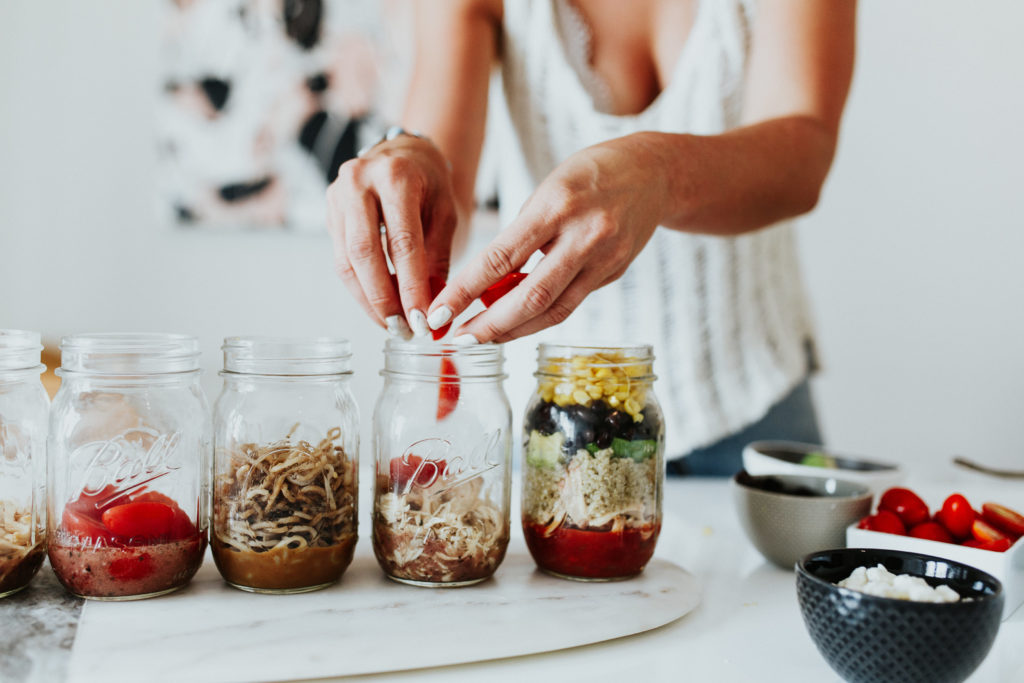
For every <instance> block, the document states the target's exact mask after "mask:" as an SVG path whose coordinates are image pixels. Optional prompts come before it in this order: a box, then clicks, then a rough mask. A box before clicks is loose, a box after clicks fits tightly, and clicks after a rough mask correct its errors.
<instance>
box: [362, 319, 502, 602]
mask: <svg viewBox="0 0 1024 683" xmlns="http://www.w3.org/2000/svg"><path fill="white" fill-rule="evenodd" d="M503 363H504V359H503V354H502V348H501V347H500V346H498V345H495V344H483V345H478V346H453V345H447V344H443V345H439V344H432V343H429V342H417V341H411V342H403V341H399V340H393V339H392V340H388V342H387V346H386V348H385V365H384V370H383V372H382V373H381V374H382V375H383V377H384V388H383V390H382V391H381V394H380V398H379V399H378V401H377V406H376V410H375V411H374V417H373V437H374V454H375V463H376V473H375V474H376V476H375V478H374V505H373V550H374V554H375V555H376V557H377V562H378V563H379V564H380V566H381V568H382V569H383V570H384V573H385V574H386V575H387V576H388V577H389V578H391V579H393V580H395V581H398V582H401V583H407V584H412V585H416V586H428V587H454V586H466V585H470V584H473V583H477V582H479V581H483V580H484V579H487V578H488V577H490V576H491V575H492V574H494V572H495V570H496V569H497V568H498V565H499V564H501V561H502V560H503V559H504V557H505V550H506V548H507V547H508V540H509V499H510V477H509V475H510V473H509V466H510V456H511V434H510V430H511V409H510V407H509V403H508V398H507V397H506V396H505V390H504V387H503V385H502V383H503V380H504V379H505V375H504V373H503Z"/></svg>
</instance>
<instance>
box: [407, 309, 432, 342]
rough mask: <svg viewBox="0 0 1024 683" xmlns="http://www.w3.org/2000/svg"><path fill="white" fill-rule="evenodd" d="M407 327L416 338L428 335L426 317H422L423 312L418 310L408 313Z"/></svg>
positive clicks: (428, 329)
mask: <svg viewBox="0 0 1024 683" xmlns="http://www.w3.org/2000/svg"><path fill="white" fill-rule="evenodd" d="M409 326H410V327H412V333H413V334H414V335H416V336H417V337H426V336H427V335H429V334H430V328H429V327H427V316H425V315H423V311H421V310H420V309H418V308H414V309H412V310H411V311H409Z"/></svg>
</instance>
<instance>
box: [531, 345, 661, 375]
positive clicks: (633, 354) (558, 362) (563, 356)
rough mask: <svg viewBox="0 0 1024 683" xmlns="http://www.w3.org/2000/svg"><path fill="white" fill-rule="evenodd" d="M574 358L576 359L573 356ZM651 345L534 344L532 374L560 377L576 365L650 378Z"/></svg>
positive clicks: (570, 372) (651, 362)
mask: <svg viewBox="0 0 1024 683" xmlns="http://www.w3.org/2000/svg"><path fill="white" fill-rule="evenodd" d="M574 359H576V360H574ZM653 366H654V349H653V347H652V346H651V345H650V344H632V345H628V346H583V345H575V344H547V343H541V344H538V345H537V371H536V372H535V373H533V375H534V377H564V376H567V375H572V374H574V372H575V371H577V370H579V369H580V368H583V367H586V368H592V369H594V370H600V369H602V368H607V369H609V370H611V369H622V370H625V371H626V372H627V373H628V374H629V376H630V379H632V380H633V381H636V382H653V381H654V380H655V379H657V376H656V375H655V374H654V372H653Z"/></svg>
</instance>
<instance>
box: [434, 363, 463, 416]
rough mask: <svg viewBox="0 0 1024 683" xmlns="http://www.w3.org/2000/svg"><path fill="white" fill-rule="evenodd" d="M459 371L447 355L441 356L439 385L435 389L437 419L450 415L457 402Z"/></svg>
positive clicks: (460, 391) (460, 390) (459, 388)
mask: <svg viewBox="0 0 1024 683" xmlns="http://www.w3.org/2000/svg"><path fill="white" fill-rule="evenodd" d="M460 393H462V389H461V387H460V386H459V371H458V369H457V368H456V367H455V361H453V360H452V359H451V358H448V357H447V356H445V357H442V358H441V373H440V386H439V387H438V389H437V419H438V420H443V419H444V418H446V417H448V416H449V415H451V413H452V411H453V410H455V406H457V405H458V404H459V394H460Z"/></svg>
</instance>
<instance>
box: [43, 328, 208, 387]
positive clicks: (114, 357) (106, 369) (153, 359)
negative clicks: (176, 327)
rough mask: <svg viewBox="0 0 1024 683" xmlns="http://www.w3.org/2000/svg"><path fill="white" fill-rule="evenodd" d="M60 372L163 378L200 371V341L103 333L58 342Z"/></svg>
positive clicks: (163, 335) (70, 337)
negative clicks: (157, 376) (155, 376)
mask: <svg viewBox="0 0 1024 683" xmlns="http://www.w3.org/2000/svg"><path fill="white" fill-rule="evenodd" d="M60 350H61V370H62V372H65V373H67V372H78V373H86V374H95V375H107V376H130V375H163V374H175V373H185V372H193V371H196V370H198V369H199V340H198V339H196V338H195V337H190V336H188V335H184V334H162V333H150V332H142V333H136V332H133V333H121V332H102V333H91V334H74V335H69V336H66V337H64V338H63V339H61V343H60Z"/></svg>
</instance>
